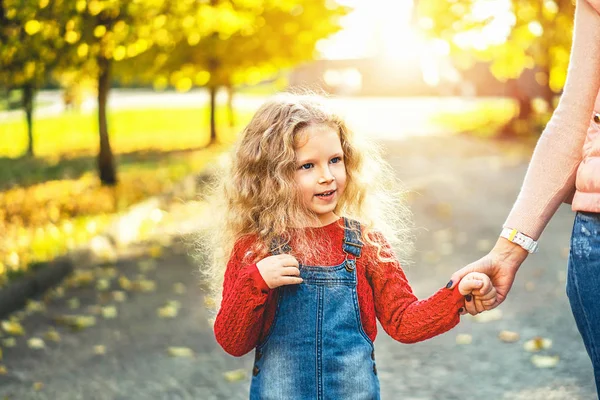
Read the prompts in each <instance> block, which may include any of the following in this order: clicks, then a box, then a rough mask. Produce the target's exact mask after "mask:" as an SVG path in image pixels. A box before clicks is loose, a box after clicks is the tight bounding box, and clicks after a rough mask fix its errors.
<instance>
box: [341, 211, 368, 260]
mask: <svg viewBox="0 0 600 400" xmlns="http://www.w3.org/2000/svg"><path fill="white" fill-rule="evenodd" d="M360 236H361V230H360V222H358V221H355V220H353V219H348V218H346V217H344V244H343V249H344V253H346V254H352V255H353V256H354V257H355V258H359V257H360V254H361V252H362V247H363V245H364V243H363V242H362V241H361V240H360Z"/></svg>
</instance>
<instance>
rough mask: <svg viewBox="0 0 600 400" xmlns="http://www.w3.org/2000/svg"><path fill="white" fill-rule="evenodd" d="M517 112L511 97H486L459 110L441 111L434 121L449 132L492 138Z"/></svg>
mask: <svg viewBox="0 0 600 400" xmlns="http://www.w3.org/2000/svg"><path fill="white" fill-rule="evenodd" d="M517 112H518V107H517V104H516V103H515V102H514V101H512V100H511V99H506V98H504V99H486V100H481V101H478V102H476V103H473V104H472V105H470V106H469V107H467V108H465V109H462V110H460V111H453V112H441V113H439V114H437V115H436V117H435V118H434V122H435V123H436V124H438V125H441V126H443V127H445V128H447V129H448V131H450V132H456V133H468V134H471V135H473V136H478V137H482V138H492V137H494V136H496V135H497V134H498V131H499V130H500V129H501V128H502V127H503V126H504V125H505V124H506V123H507V122H509V121H510V120H511V119H512V118H513V117H514V116H515V115H516V114H517Z"/></svg>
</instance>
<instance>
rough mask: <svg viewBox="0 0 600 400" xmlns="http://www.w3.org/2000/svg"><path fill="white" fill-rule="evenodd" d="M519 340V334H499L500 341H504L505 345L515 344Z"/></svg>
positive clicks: (506, 332) (505, 332)
mask: <svg viewBox="0 0 600 400" xmlns="http://www.w3.org/2000/svg"><path fill="white" fill-rule="evenodd" d="M519 338H520V336H519V334H518V333H517V332H512V331H500V333H499V334H498V339H500V340H502V341H503V342H504V343H514V342H517V341H519Z"/></svg>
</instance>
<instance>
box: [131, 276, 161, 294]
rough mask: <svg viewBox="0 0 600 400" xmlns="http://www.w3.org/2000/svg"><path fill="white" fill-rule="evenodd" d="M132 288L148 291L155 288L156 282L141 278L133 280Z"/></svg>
mask: <svg viewBox="0 0 600 400" xmlns="http://www.w3.org/2000/svg"><path fill="white" fill-rule="evenodd" d="M132 290H136V291H140V292H144V293H149V292H153V291H155V290H156V282H154V281H151V280H149V279H142V280H139V281H135V282H133V285H132Z"/></svg>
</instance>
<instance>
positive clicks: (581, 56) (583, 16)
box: [504, 0, 600, 239]
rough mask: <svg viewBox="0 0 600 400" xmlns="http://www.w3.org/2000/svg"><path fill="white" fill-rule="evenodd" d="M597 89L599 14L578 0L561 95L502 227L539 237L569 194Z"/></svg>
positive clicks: (599, 51) (582, 0)
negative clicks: (567, 68) (565, 77)
mask: <svg viewBox="0 0 600 400" xmlns="http://www.w3.org/2000/svg"><path fill="white" fill-rule="evenodd" d="M594 1H596V2H598V1H600V0H594ZM599 89H600V15H599V14H598V13H597V12H596V11H595V10H594V9H593V8H592V6H591V5H590V3H588V2H587V1H586V0H578V1H577V7H576V11H575V28H574V32H573V46H572V50H571V59H570V63H569V70H568V72H567V81H566V84H565V88H564V92H563V95H562V96H561V99H560V102H559V104H558V107H557V108H556V110H555V111H554V114H553V115H552V118H551V119H550V122H549V123H548V125H547V126H546V129H544V132H543V133H542V136H541V137H540V139H539V141H538V143H537V146H536V148H535V151H534V152H533V157H532V159H531V163H530V165H529V168H528V170H527V174H526V175H525V180H524V182H523V187H522V188H521V192H520V193H519V196H518V198H517V201H516V202H515V204H514V206H513V208H512V211H511V212H510V214H509V216H508V218H507V220H506V222H505V223H504V227H509V228H514V229H517V230H519V231H521V232H523V233H525V234H527V235H528V236H531V237H533V238H534V239H537V238H538V237H539V236H540V234H541V233H542V231H543V230H544V228H545V227H546V224H547V223H548V221H550V219H551V218H552V216H553V215H554V213H555V212H556V210H557V209H558V207H559V206H560V204H561V203H562V202H563V200H565V199H566V198H567V197H568V196H569V194H570V193H571V192H572V191H573V188H574V187H575V175H576V172H577V167H578V166H579V163H580V162H581V157H582V147H583V143H584V141H585V137H586V133H587V129H588V127H589V124H590V117H591V115H592V110H593V107H594V99H595V98H596V95H597V94H598V91H599Z"/></svg>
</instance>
